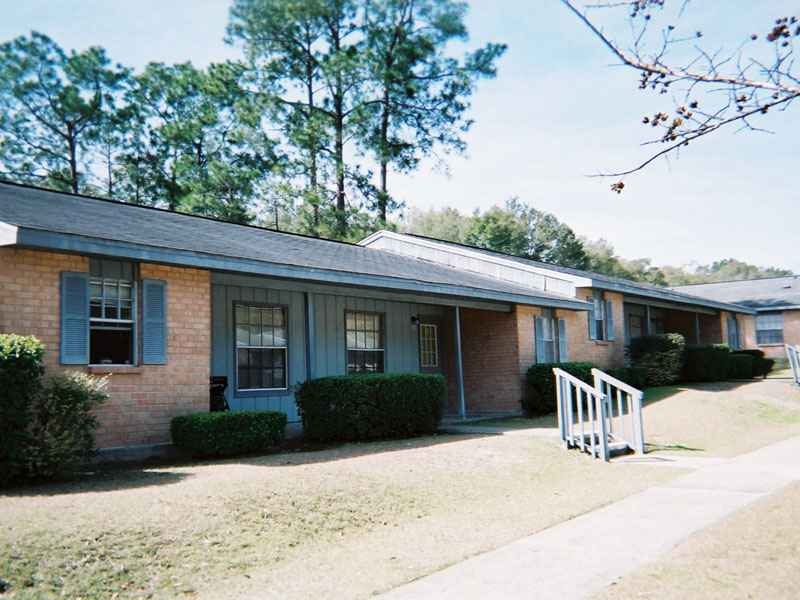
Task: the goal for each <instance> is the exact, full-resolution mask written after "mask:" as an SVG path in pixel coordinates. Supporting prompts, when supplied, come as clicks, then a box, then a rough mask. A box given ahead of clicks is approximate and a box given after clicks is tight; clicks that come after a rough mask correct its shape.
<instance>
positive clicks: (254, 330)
mask: <svg viewBox="0 0 800 600" xmlns="http://www.w3.org/2000/svg"><path fill="white" fill-rule="evenodd" d="M250 345H251V346H260V345H261V325H250Z"/></svg>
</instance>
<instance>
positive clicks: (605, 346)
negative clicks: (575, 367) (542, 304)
mask: <svg viewBox="0 0 800 600" xmlns="http://www.w3.org/2000/svg"><path fill="white" fill-rule="evenodd" d="M591 295H592V290H591V289H588V288H581V289H580V290H578V297H579V299H581V300H585V299H586V298H587V297H589V296H591ZM604 297H605V299H606V300H611V302H612V306H613V309H614V315H613V320H614V340H613V341H610V342H609V341H599V340H591V339H589V323H588V316H587V312H586V311H576V310H558V311H556V316H557V317H558V318H559V319H564V320H565V321H566V325H567V352H568V353H569V360H570V361H585V362H590V363H593V364H594V365H596V366H597V367H598V368H599V369H610V368H613V367H621V366H622V365H623V363H624V361H625V316H624V308H623V301H622V294H617V293H615V292H605V294H604Z"/></svg>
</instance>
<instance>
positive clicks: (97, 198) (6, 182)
mask: <svg viewBox="0 0 800 600" xmlns="http://www.w3.org/2000/svg"><path fill="white" fill-rule="evenodd" d="M0 185H9V186H13V187H19V188H23V189H29V190H36V191H40V192H47V193H51V194H56V195H58V196H64V197H66V198H80V199H83V200H95V201H97V202H106V203H108V204H117V205H120V206H126V207H130V208H134V209H136V208H141V209H144V210H151V211H155V212H160V213H166V214H171V215H177V216H179V217H190V218H194V219H203V220H205V221H212V222H214V223H223V224H225V225H233V226H239V227H249V228H251V229H258V230H260V231H268V232H270V233H276V234H279V235H287V236H294V237H298V238H304V239H312V240H320V241H323V242H331V243H334V244H344V245H345V246H359V244H358V243H356V242H346V241H343V240H335V239H332V238H326V237H318V236H314V235H309V234H305V233H295V232H293V231H281V230H279V229H273V228H271V227H265V226H263V225H252V224H248V223H236V222H235V221H227V220H225V219H219V218H217V217H209V216H207V215H195V214H192V213H185V212H180V211H177V210H170V209H168V208H161V207H159V206H148V205H145V204H133V203H132V202H125V201H124V200H115V199H113V198H102V197H100V196H93V195H91V194H84V193H72V192H62V191H61V190H54V189H51V188H46V187H42V186H39V185H32V184H29V183H19V182H17V181H10V180H8V179H4V178H2V177H0ZM359 247H361V248H363V247H364V246H359ZM373 250H374V249H373Z"/></svg>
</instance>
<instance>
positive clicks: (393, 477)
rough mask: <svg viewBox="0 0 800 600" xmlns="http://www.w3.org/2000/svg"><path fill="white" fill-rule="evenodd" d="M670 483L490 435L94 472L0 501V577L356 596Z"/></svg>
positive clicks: (41, 590) (158, 590)
mask: <svg viewBox="0 0 800 600" xmlns="http://www.w3.org/2000/svg"><path fill="white" fill-rule="evenodd" d="M678 474H680V471H678V470H673V469H664V468H660V467H651V466H642V465H622V464H616V465H615V464H603V463H600V462H598V461H594V460H592V459H591V458H589V457H588V456H582V455H580V454H578V453H575V452H564V451H563V450H562V449H561V448H560V447H559V446H558V445H557V444H554V443H553V442H552V440H543V439H538V438H535V437H533V436H500V435H486V436H445V435H443V436H435V437H428V438H418V439H414V440H406V441H395V442H381V443H371V444H350V445H346V446H342V447H338V448H335V449H329V450H323V451H317V452H294V453H287V454H280V455H270V456H264V457H256V458H249V459H240V460H228V461H219V462H214V463H198V464H192V465H183V466H181V465H176V466H170V467H161V468H149V469H136V470H127V471H120V470H118V471H109V472H103V473H98V474H95V475H93V476H87V477H85V478H84V479H82V480H80V481H77V482H72V483H62V484H57V485H47V486H41V487H31V488H26V489H21V490H15V491H12V492H11V493H7V494H6V495H0V577H2V578H3V579H5V580H7V581H9V582H10V583H11V585H12V591H11V593H12V596H11V597H13V598H16V599H22V598H48V597H56V596H58V597H68V598H103V599H106V598H144V597H153V598H213V597H219V598H231V597H249V596H250V595H251V594H254V595H255V596H256V597H259V598H269V597H277V598H308V597H327V598H352V597H368V596H369V595H370V594H371V593H373V592H374V591H376V590H384V589H387V588H390V587H393V586H394V585H397V584H400V583H403V582H405V581H408V580H410V579H412V578H415V577H418V576H421V575H424V574H427V573H430V572H432V571H435V570H437V569H439V568H442V567H444V566H446V565H448V564H451V563H454V562H456V561H458V560H461V559H463V558H465V557H467V556H469V555H472V554H475V553H477V552H480V551H484V550H488V549H491V548H493V547H496V546H498V545H500V544H503V543H506V542H509V541H512V540H514V539H517V538H519V537H522V536H524V535H526V534H529V533H532V532H535V531H537V530H539V529H541V528H544V527H547V526H549V525H552V524H554V523H557V522H560V521H563V520H564V519H568V518H570V517H572V516H574V515H577V514H580V513H583V512H586V511H588V510H591V509H593V508H597V507H599V506H601V505H604V504H607V503H609V502H612V501H614V500H617V499H619V498H622V497H623V496H626V495H628V494H631V493H634V492H636V491H638V490H641V489H644V488H646V487H648V486H650V485H653V484H655V483H658V482H660V481H664V480H666V479H668V478H672V477H675V476H677V475H678ZM589 492H591V493H589Z"/></svg>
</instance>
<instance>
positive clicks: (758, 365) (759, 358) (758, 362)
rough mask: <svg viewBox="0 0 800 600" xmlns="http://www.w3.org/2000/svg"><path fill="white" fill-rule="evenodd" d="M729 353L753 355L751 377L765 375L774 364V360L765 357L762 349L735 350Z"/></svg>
mask: <svg viewBox="0 0 800 600" xmlns="http://www.w3.org/2000/svg"><path fill="white" fill-rule="evenodd" d="M731 354H732V355H738V354H744V355H747V356H752V357H753V377H766V376H767V375H769V373H770V371H772V368H773V367H774V366H775V361H774V360H772V359H771V358H766V357H765V356H764V351H763V350H736V351H735V352H731Z"/></svg>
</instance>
